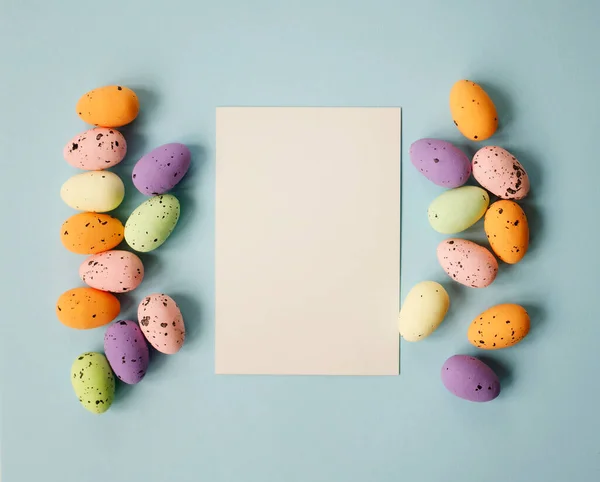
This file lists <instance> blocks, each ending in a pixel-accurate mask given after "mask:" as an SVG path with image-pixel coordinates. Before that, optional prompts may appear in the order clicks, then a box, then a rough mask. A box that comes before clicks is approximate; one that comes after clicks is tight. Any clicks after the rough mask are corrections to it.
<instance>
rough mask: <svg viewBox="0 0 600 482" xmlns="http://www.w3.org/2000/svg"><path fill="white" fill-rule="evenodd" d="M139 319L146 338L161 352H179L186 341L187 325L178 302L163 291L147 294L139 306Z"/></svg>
mask: <svg viewBox="0 0 600 482" xmlns="http://www.w3.org/2000/svg"><path fill="white" fill-rule="evenodd" d="M138 321H139V322H140V328H141V330H142V333H143V334H144V336H145V337H146V340H148V342H149V343H150V344H151V345H152V346H153V347H154V348H156V349H157V350H158V351H160V352H161V353H166V354H167V355H173V354H174V353H177V352H178V351H179V350H180V349H181V347H182V345H183V342H184V341H185V325H184V324H183V316H181V311H180V310H179V307H178V306H177V303H175V301H174V300H173V298H171V297H170V296H167V295H165V294H162V293H160V294H159V293H155V294H152V295H149V296H146V298H144V299H143V300H142V302H141V303H140V305H139V306H138Z"/></svg>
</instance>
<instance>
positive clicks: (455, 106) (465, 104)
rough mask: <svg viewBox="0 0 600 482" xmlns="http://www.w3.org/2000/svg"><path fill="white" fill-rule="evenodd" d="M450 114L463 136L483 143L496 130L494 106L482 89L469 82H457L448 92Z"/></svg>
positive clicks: (496, 115) (496, 119)
mask: <svg viewBox="0 0 600 482" xmlns="http://www.w3.org/2000/svg"><path fill="white" fill-rule="evenodd" d="M450 113H451V114H452V119H453V120H454V124H455V125H456V127H457V128H458V130H459V131H460V132H461V134H462V135H463V136H465V137H466V138H467V139H471V140H472V141H484V140H486V139H489V138H490V137H492V136H493V135H494V132H496V129H497V128H498V114H497V113H496V106H495V105H494V103H493V102H492V99H490V96H489V95H488V94H487V93H486V92H485V90H483V88H482V87H481V86H480V85H478V84H476V83H475V82H472V81H470V80H459V81H458V82H456V83H455V84H454V85H453V86H452V89H451V90H450Z"/></svg>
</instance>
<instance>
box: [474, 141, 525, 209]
mask: <svg viewBox="0 0 600 482" xmlns="http://www.w3.org/2000/svg"><path fill="white" fill-rule="evenodd" d="M473 176H474V177H475V179H476V180H477V182H479V184H481V185H482V186H483V187H484V188H486V189H487V190H488V191H490V192H492V193H493V194H495V195H496V196H498V197H500V198H502V199H514V200H519V199H523V198H524V197H525V196H527V194H528V193H529V177H528V175H527V173H526V171H525V169H524V168H523V166H522V165H521V164H520V163H519V161H518V160H517V159H516V158H515V156H513V155H512V154H511V153H510V152H508V151H507V150H506V149H503V148H501V147H498V146H486V147H483V148H481V149H480V150H479V151H477V153H475V156H474V157H473Z"/></svg>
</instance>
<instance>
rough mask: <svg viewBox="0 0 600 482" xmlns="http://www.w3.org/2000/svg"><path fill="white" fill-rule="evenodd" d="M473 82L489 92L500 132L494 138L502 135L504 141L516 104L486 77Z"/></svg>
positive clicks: (501, 138)
mask: <svg viewBox="0 0 600 482" xmlns="http://www.w3.org/2000/svg"><path fill="white" fill-rule="evenodd" d="M473 82H476V83H477V84H479V85H480V86H481V88H482V89H483V90H485V91H486V92H487V94H488V95H489V96H490V98H491V99H492V102H493V103H494V105H495V106H496V113H497V116H498V130H497V131H496V133H495V134H494V136H493V137H495V136H498V135H500V140H502V141H504V139H503V137H504V136H503V134H504V133H505V131H506V130H507V126H509V125H510V124H511V123H512V121H513V119H514V112H515V108H514V102H513V101H512V99H511V97H510V96H509V95H508V94H507V93H506V92H505V91H504V90H503V89H502V88H501V87H499V86H497V85H496V84H495V83H494V82H493V81H488V80H487V79H486V78H485V77H483V78H481V80H479V81H478V80H473ZM495 142H496V141H495ZM482 147H483V146H482Z"/></svg>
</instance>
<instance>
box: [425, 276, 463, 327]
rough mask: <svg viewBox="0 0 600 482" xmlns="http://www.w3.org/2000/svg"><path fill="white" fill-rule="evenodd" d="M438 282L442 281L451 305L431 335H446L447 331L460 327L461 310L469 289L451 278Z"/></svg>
mask: <svg viewBox="0 0 600 482" xmlns="http://www.w3.org/2000/svg"><path fill="white" fill-rule="evenodd" d="M438 283H440V284H441V285H442V286H443V287H444V289H445V290H446V292H447V293H448V297H449V298H450V306H449V308H448V312H447V313H446V316H445V317H444V320H443V321H442V323H441V324H440V326H439V327H438V328H437V329H436V330H435V331H434V332H433V333H432V334H431V337H437V336H444V334H445V333H446V331H449V330H452V331H454V330H455V329H460V326H459V324H460V323H462V316H461V312H462V309H463V304H464V301H465V299H466V297H467V290H468V289H469V288H467V287H466V286H463V285H461V284H460V283H456V282H454V281H452V280H451V279H448V280H443V281H438Z"/></svg>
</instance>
